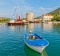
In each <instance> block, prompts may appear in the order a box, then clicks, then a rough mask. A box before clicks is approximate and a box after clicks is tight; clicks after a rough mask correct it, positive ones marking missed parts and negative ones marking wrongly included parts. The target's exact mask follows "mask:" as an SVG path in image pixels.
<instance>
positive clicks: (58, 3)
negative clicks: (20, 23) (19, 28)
mask: <svg viewBox="0 0 60 56" xmlns="http://www.w3.org/2000/svg"><path fill="white" fill-rule="evenodd" d="M57 8H60V0H0V17H8V18H13V17H16V15H20V17H21V18H24V17H26V13H28V12H33V13H34V17H38V16H40V15H42V14H46V13H49V12H51V11H53V10H55V9H57Z"/></svg>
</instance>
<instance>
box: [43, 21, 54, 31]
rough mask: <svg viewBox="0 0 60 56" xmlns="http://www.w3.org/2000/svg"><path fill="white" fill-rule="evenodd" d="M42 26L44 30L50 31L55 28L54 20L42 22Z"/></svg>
mask: <svg viewBox="0 0 60 56" xmlns="http://www.w3.org/2000/svg"><path fill="white" fill-rule="evenodd" d="M42 28H43V31H50V30H52V29H53V24H52V22H48V23H42Z"/></svg>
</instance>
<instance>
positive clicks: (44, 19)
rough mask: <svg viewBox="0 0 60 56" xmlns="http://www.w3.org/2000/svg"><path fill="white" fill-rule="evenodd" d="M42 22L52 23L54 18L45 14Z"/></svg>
mask: <svg viewBox="0 0 60 56" xmlns="http://www.w3.org/2000/svg"><path fill="white" fill-rule="evenodd" d="M41 18H42V21H51V19H52V18H53V15H51V14H44V15H42V16H41Z"/></svg>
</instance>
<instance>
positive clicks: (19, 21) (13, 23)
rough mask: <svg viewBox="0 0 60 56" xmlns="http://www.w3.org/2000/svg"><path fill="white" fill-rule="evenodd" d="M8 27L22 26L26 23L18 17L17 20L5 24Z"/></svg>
mask: <svg viewBox="0 0 60 56" xmlns="http://www.w3.org/2000/svg"><path fill="white" fill-rule="evenodd" d="M7 24H8V25H24V24H26V22H24V21H21V20H20V16H19V17H18V18H17V20H11V21H10V22H8V23H7Z"/></svg>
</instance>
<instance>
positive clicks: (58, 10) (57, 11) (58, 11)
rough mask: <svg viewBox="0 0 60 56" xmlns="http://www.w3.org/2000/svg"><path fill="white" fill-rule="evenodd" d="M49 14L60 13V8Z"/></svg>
mask: <svg viewBox="0 0 60 56" xmlns="http://www.w3.org/2000/svg"><path fill="white" fill-rule="evenodd" d="M48 14H52V15H60V8H58V9H56V10H54V11H52V12H50V13H48Z"/></svg>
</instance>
